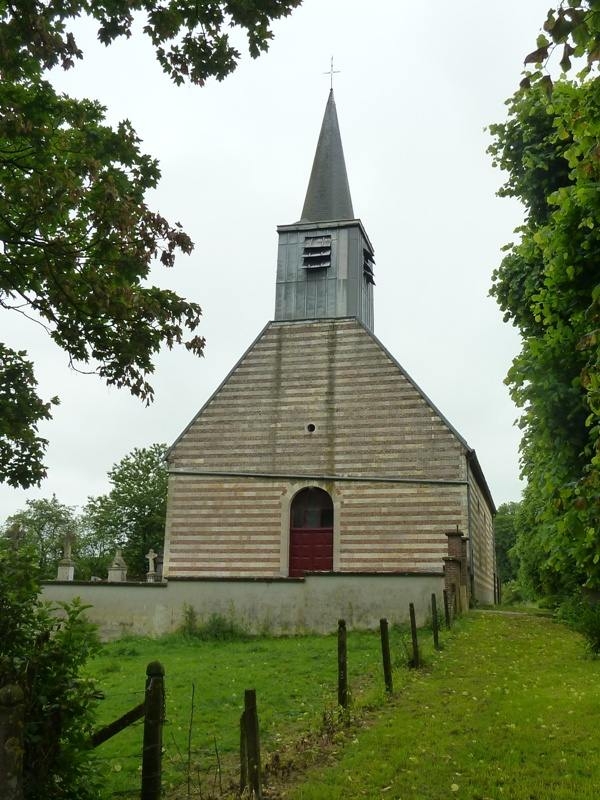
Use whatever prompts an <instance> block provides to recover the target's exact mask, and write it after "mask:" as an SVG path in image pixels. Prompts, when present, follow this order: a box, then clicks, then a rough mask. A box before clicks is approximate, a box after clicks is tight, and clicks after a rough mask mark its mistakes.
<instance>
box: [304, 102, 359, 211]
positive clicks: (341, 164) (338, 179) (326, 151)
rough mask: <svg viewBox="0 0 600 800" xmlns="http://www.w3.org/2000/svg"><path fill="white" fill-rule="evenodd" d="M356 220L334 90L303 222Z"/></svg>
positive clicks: (311, 178) (312, 174)
mask: <svg viewBox="0 0 600 800" xmlns="http://www.w3.org/2000/svg"><path fill="white" fill-rule="evenodd" d="M341 219H354V211H353V210H352V199H351V197H350V187H349V186H348V175H347V173H346V162H345V161H344V150H343V148H342V138H341V136H340V128H339V125H338V118H337V112H336V110H335V100H334V99H333V89H331V91H330V92H329V98H328V100H327V105H326V107H325V114H324V116H323V124H322V125H321V133H320V134H319V141H318V144H317V151H316V153H315V160H314V161H313V166H312V171H311V173H310V180H309V182H308V189H307V191H306V199H305V200H304V208H303V209H302V217H301V220H300V221H301V222H323V221H325V220H341Z"/></svg>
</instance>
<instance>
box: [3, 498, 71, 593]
mask: <svg viewBox="0 0 600 800" xmlns="http://www.w3.org/2000/svg"><path fill="white" fill-rule="evenodd" d="M25 505H26V507H25V508H24V509H23V510H22V511H18V512H17V513H16V514H12V515H11V516H10V517H8V519H7V520H6V522H5V523H4V525H3V526H2V530H3V533H4V536H5V537H6V536H7V535H8V534H10V535H9V536H8V538H12V539H13V540H16V541H17V542H18V544H19V546H20V547H26V548H29V549H30V550H31V551H32V552H33V553H35V557H36V562H37V566H38V569H39V574H40V578H41V579H42V580H45V579H50V580H52V579H55V578H56V569H57V566H58V562H59V561H60V559H61V558H62V555H63V547H64V541H65V536H66V535H67V534H74V533H75V532H76V530H77V527H78V520H77V517H76V514H75V510H74V509H73V508H72V507H71V506H66V505H64V504H63V503H60V502H59V501H58V500H57V498H56V495H52V498H51V499H50V500H47V499H41V500H27V502H26V504H25Z"/></svg>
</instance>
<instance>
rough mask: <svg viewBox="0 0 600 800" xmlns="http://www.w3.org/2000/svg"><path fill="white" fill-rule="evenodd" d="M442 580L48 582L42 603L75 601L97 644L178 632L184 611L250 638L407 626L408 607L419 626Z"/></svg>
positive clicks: (416, 577)
mask: <svg viewBox="0 0 600 800" xmlns="http://www.w3.org/2000/svg"><path fill="white" fill-rule="evenodd" d="M443 588H444V577H443V574H442V573H441V572H440V573H436V574H434V573H431V574H425V575H342V574H337V575H336V574H328V575H308V576H306V577H305V578H298V579H293V578H292V579H290V578H287V579H274V580H264V579H243V578H240V579H221V580H219V579H204V580H202V579H200V580H171V581H168V582H164V583H154V584H144V583H124V584H108V583H83V582H77V581H74V582H68V583H67V582H58V581H56V582H47V583H45V584H44V586H43V598H44V599H45V600H52V601H59V600H65V601H68V600H72V599H73V598H75V597H80V598H81V600H82V601H83V602H84V603H86V604H89V605H90V606H91V608H90V609H89V610H88V611H87V615H88V617H89V619H90V620H91V621H92V622H94V623H96V624H97V625H98V626H99V628H100V633H101V636H102V638H103V639H105V640H108V639H115V638H119V637H121V636H124V635H127V634H135V635H142V636H160V635H161V634H165V633H169V632H172V631H175V630H177V628H178V627H180V625H181V624H182V621H183V610H184V606H185V605H189V606H191V607H193V608H194V609H195V611H196V613H197V616H198V620H199V621H200V622H202V621H206V620H208V618H209V617H210V616H211V615H212V614H220V615H222V616H224V617H226V618H228V619H233V620H234V621H235V622H236V623H237V624H238V625H241V626H242V627H243V628H245V629H246V630H248V631H251V632H253V633H260V632H263V633H273V634H293V633H304V632H309V631H311V632H317V633H329V632H332V631H334V630H335V629H336V627H337V620H338V619H340V618H343V619H345V620H346V622H347V624H348V627H350V628H373V629H374V628H376V627H377V626H378V625H379V620H380V619H381V618H382V617H387V618H388V619H389V621H390V622H391V623H393V622H402V621H407V620H408V604H409V603H414V604H415V609H416V613H417V620H418V623H419V624H422V623H423V622H425V621H426V619H427V618H428V617H429V615H430V602H431V594H432V593H433V592H435V593H436V594H437V599H438V608H441V607H442V590H443Z"/></svg>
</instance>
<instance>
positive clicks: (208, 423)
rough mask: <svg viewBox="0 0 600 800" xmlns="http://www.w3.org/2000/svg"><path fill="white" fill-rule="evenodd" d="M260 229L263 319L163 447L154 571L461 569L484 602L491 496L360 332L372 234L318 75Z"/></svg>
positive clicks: (414, 572)
mask: <svg viewBox="0 0 600 800" xmlns="http://www.w3.org/2000/svg"><path fill="white" fill-rule="evenodd" d="M278 234H279V251H278V259H277V278H276V281H277V283H276V306H275V316H274V320H273V321H271V322H269V323H268V324H267V325H266V326H265V328H264V329H263V330H262V331H261V333H260V334H259V335H258V337H257V339H256V340H255V341H254V342H253V343H252V344H251V345H250V347H249V348H248V350H247V351H246V352H245V353H244V354H243V356H242V357H241V359H240V360H239V362H238V363H237V364H236V365H235V366H234V367H233V369H232V370H231V372H230V373H229V375H228V376H227V377H226V378H225V380H224V381H223V383H222V384H221V386H220V387H219V388H218V389H217V391H216V392H215V393H214V394H213V396H212V397H211V398H210V399H209V400H208V402H207V403H206V404H205V405H204V406H203V408H201V409H200V411H199V412H198V413H197V414H196V416H195V417H194V419H193V420H192V421H191V423H190V424H189V425H188V426H187V428H185V430H184V431H183V432H182V434H181V435H180V436H179V438H178V439H177V441H176V442H175V443H174V444H173V446H172V447H171V448H170V451H169V454H168V466H169V496H168V510H167V527H166V537H165V553H164V566H163V576H164V578H166V579H167V580H168V582H169V584H171V585H172V582H177V581H194V580H198V581H203V582H206V581H207V580H210V581H216V582H219V581H220V582H221V583H222V582H223V581H225V582H226V581H238V582H242V583H243V582H247V583H250V582H254V583H256V582H261V581H266V582H269V581H278V582H281V583H283V584H284V586H282V587H280V588H279V589H278V592H279V593H281V592H284V591H285V583H286V582H289V583H290V585H291V584H295V583H298V582H303V581H308V580H310V581H312V582H313V584H314V582H315V580H316V579H317V578H318V580H320V581H321V582H326V581H328V580H329V581H335V580H336V579H340V578H344V577H346V578H348V579H350V578H351V577H352V578H355V579H356V580H358V581H360V580H361V579H366V578H368V579H369V587H370V588H369V590H368V592H369V594H370V595H372V593H373V592H377V591H378V589H377V586H378V584H377V580H378V578H381V579H382V580H381V582H380V587H381V591H382V592H384V593H388V592H389V586H390V580H391V579H394V580H396V581H404V582H405V583H406V582H408V583H410V581H411V579H414V578H419V577H420V578H422V579H423V580H424V581H425V582H424V583H423V582H422V584H420V585H422V586H423V587H425V588H423V590H422V591H423V592H425V594H426V593H427V592H428V591H429V589H430V588H431V586H434V588H441V587H442V586H444V585H446V586H448V587H451V586H452V587H454V588H456V587H457V584H458V583H461V584H462V586H463V590H464V593H465V596H467V595H471V596H472V597H473V598H474V599H475V600H477V601H480V602H493V601H494V599H495V596H496V593H495V586H496V577H495V557H494V542H493V533H492V518H493V514H494V513H495V508H494V503H493V500H492V497H491V494H490V491H489V488H488V486H487V483H486V481H485V478H484V475H483V472H482V470H481V467H480V465H479V462H478V460H477V456H476V454H475V451H474V450H473V449H472V448H470V447H469V445H468V444H467V442H466V441H465V440H464V439H463V438H462V436H461V435H460V434H459V433H458V432H457V431H456V430H455V429H454V427H453V426H452V425H451V424H450V422H449V421H448V420H447V419H446V418H445V417H444V416H443V414H442V413H441V412H440V411H439V410H438V409H437V408H436V406H435V405H434V404H433V403H432V402H431V400H430V399H429V398H428V397H427V396H426V395H425V394H424V392H423V391H422V390H421V389H420V388H419V387H418V386H417V385H416V384H415V382H414V381H413V380H412V379H411V378H410V376H409V375H408V374H407V373H406V372H405V371H404V370H403V368H402V367H401V365H400V364H399V363H398V362H397V361H396V360H395V358H394V357H393V356H392V355H391V354H390V353H389V352H388V351H387V350H386V348H385V347H384V345H383V344H382V343H381V342H380V341H379V340H378V339H377V338H376V337H375V335H374V333H373V329H374V309H373V292H374V285H375V256H374V248H373V246H372V244H371V242H370V240H369V238H368V236H367V233H366V231H365V229H364V227H363V225H362V223H361V221H360V220H359V219H357V218H355V217H354V212H353V208H352V201H351V197H350V190H349V187H348V179H347V173H346V167H345V162H344V155H343V149H342V144H341V137H340V132H339V126H338V121H337V114H336V108H335V102H334V99H333V93H332V92H331V93H330V96H329V99H328V102H327V106H326V109H325V115H324V119H323V124H322V128H321V133H320V137H319V141H318V145H317V151H316V155H315V160H314V164H313V169H312V173H311V177H310V181H309V186H308V191H307V194H306V200H305V204H304V208H303V211H302V215H301V218H300V220H299V221H298V222H296V223H293V224H290V225H282V226H280V227H279V228H278ZM337 585H338V586H342V584H341V583H339V581H338V584H337ZM414 585H416V583H415V584H414ZM253 591H256V590H255V589H254V590H253ZM290 591H291V590H290ZM294 591H297V590H294ZM338 596H340V595H339V593H338ZM236 597H237V598H238V600H236V602H237V603H242V604H243V592H240V590H239V587H237V588H236ZM331 613H332V618H335V617H336V613H338V609H336V608H332V609H331ZM339 613H341V608H340V609H339ZM242 616H243V615H242ZM292 627H293V624H292Z"/></svg>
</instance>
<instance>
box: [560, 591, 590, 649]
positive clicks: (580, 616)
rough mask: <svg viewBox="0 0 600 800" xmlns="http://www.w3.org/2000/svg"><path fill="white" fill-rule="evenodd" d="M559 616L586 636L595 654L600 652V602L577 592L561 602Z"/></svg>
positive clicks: (588, 644)
mask: <svg viewBox="0 0 600 800" xmlns="http://www.w3.org/2000/svg"><path fill="white" fill-rule="evenodd" d="M558 618H559V619H560V620H561V621H562V622H564V623H565V624H567V625H569V627H571V628H573V629H574V630H576V631H579V633H581V634H582V635H583V636H584V637H585V640H586V643H587V646H588V649H589V651H590V652H591V653H592V654H593V655H595V656H597V655H599V654H600V602H598V601H597V600H596V599H592V598H589V597H586V596H585V595H583V594H582V593H578V594H575V595H573V596H572V597H569V598H568V599H567V600H565V601H564V602H563V603H562V604H561V606H560V608H559V609H558Z"/></svg>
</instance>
